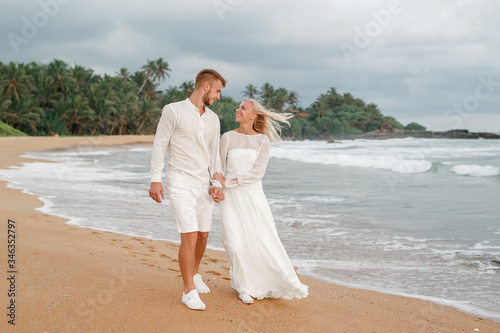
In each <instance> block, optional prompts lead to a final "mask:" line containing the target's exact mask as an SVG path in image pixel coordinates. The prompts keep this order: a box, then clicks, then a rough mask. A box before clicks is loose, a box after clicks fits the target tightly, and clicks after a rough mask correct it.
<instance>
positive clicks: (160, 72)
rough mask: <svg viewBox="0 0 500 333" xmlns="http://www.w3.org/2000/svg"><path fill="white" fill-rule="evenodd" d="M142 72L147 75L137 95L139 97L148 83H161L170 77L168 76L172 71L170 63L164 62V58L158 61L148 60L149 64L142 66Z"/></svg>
mask: <svg viewBox="0 0 500 333" xmlns="http://www.w3.org/2000/svg"><path fill="white" fill-rule="evenodd" d="M142 71H143V73H144V74H145V77H144V81H143V82H142V86H141V87H140V88H139V91H138V92H137V95H139V94H140V93H141V91H142V89H143V88H144V86H145V85H146V82H148V81H150V82H151V83H153V84H154V82H155V81H158V83H161V81H163V80H164V79H165V78H166V77H170V75H169V74H168V72H169V71H171V69H170V68H169V67H168V63H167V62H166V61H163V58H160V59H158V60H156V61H151V60H148V63H147V64H146V65H144V66H142Z"/></svg>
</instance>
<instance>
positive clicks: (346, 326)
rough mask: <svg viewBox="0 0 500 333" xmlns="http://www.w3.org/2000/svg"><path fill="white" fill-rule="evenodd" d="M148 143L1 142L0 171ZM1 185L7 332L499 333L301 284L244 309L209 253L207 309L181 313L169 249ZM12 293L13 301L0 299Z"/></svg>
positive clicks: (380, 298) (368, 295) (411, 302)
mask: <svg viewBox="0 0 500 333" xmlns="http://www.w3.org/2000/svg"><path fill="white" fill-rule="evenodd" d="M153 138H154V137H153V136H112V137H64V138H62V137H59V138H51V137H42V138H38V137H36V138H34V137H7V138H0V152H1V156H2V160H1V162H0V168H1V169H5V168H8V167H10V166H16V165H20V164H21V163H25V162H33V161H35V160H33V159H28V158H24V157H22V155H23V154H25V153H26V152H28V151H38V150H54V149H67V148H71V147H75V146H81V147H84V146H89V145H92V146H94V145H99V146H107V145H128V144H138V143H145V144H146V143H152V141H153ZM0 182H1V186H0V197H1V203H0V205H1V212H2V214H1V220H2V225H3V230H2V232H1V233H0V235H1V236H0V239H1V240H2V242H1V244H7V238H8V225H9V224H11V225H15V229H14V230H15V231H16V239H15V245H16V246H15V257H14V258H15V267H14V269H13V270H10V269H9V267H8V266H7V264H8V261H7V259H8V258H7V245H5V246H2V247H3V248H2V250H1V251H2V254H3V257H4V259H3V260H2V265H1V267H2V268H3V271H4V274H5V275H7V272H8V271H15V272H16V273H12V274H10V273H9V274H8V275H7V278H5V279H2V283H1V284H0V288H1V292H2V295H3V297H2V300H3V303H2V304H5V307H4V309H5V310H4V311H5V312H8V311H10V310H8V309H6V307H7V306H9V304H11V302H12V300H14V304H15V310H14V316H15V317H14V321H15V325H12V324H9V323H8V320H10V318H9V316H6V315H4V316H2V317H3V320H2V323H0V328H1V330H2V331H7V330H6V329H9V330H12V331H17V330H19V331H37V332H38V331H43V332H69V331H71V332H79V331H82V332H84V331H85V332H89V331H90V332H93V331H96V332H103V331H121V332H129V331H130V332H133V331H147V332H174V331H186V330H192V331H205V332H216V331H217V332H225V331H228V332H240V331H241V332H245V331H256V332H266V331H274V332H288V331H299V332H300V331H314V332H332V331H334V332H336V331H346V332H382V331H389V332H428V331H446V332H454V331H470V332H473V331H474V330H475V329H477V330H479V332H500V324H499V323H495V322H491V321H488V320H483V319H480V318H477V317H474V316H471V315H467V314H465V313H462V312H460V311H458V310H455V309H452V308H448V307H445V306H440V305H436V304H434V303H430V302H427V301H422V300H419V299H414V298H407V297H402V296H395V295H388V294H382V293H378V292H372V291H367V290H360V289H351V288H347V287H342V286H337V285H332V284H327V283H323V282H319V281H316V280H312V279H308V278H306V277H302V276H301V277H300V279H301V281H302V282H303V283H305V284H307V285H309V287H310V294H309V296H308V297H307V298H305V299H301V300H290V301H287V300H274V299H265V300H262V301H256V302H255V303H254V304H252V305H250V306H248V305H244V304H242V303H241V302H240V301H239V300H238V298H237V294H236V293H235V292H234V291H233V290H232V289H231V286H230V280H229V271H228V269H229V265H228V263H227V260H226V258H225V254H224V253H223V252H219V251H214V250H210V249H208V250H207V252H206V256H205V257H204V260H203V263H202V267H201V272H202V275H203V276H204V277H205V278H206V279H207V284H208V285H209V287H210V288H211V289H212V292H211V293H210V294H208V295H202V299H203V301H204V302H205V303H206V305H207V310H206V311H203V312H196V311H190V310H188V309H186V308H185V306H184V305H183V304H182V303H181V300H180V296H181V294H182V290H181V286H182V283H181V278H180V272H179V267H178V264H177V259H176V258H177V248H178V245H177V244H173V243H169V242H165V241H156V240H151V239H146V238H141V237H133V236H127V235H123V234H116V233H111V232H104V231H97V230H93V229H87V228H80V227H76V226H71V225H67V224H66V223H65V222H67V220H66V219H64V218H61V217H57V216H53V215H48V214H44V213H42V212H40V211H38V210H36V208H39V207H41V206H43V203H42V202H41V201H40V200H39V199H38V198H37V197H36V196H33V195H30V194H27V193H23V192H22V191H21V190H17V189H13V188H9V187H7V182H6V181H0ZM145 191H147V189H145ZM9 221H13V222H9ZM10 275H14V280H13V281H14V282H13V283H12V281H9V280H8V277H9V276H10ZM12 285H14V289H15V296H14V297H10V296H8V294H9V293H8V292H7V291H8V290H11V289H12ZM10 312H12V311H10ZM4 328H5V329H4Z"/></svg>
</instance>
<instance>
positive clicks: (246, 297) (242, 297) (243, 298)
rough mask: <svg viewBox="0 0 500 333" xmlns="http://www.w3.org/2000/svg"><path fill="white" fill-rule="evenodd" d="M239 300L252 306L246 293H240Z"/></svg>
mask: <svg viewBox="0 0 500 333" xmlns="http://www.w3.org/2000/svg"><path fill="white" fill-rule="evenodd" d="M240 299H241V300H242V301H243V303H245V304H252V303H253V298H252V297H250V296H249V295H248V294H247V293H240Z"/></svg>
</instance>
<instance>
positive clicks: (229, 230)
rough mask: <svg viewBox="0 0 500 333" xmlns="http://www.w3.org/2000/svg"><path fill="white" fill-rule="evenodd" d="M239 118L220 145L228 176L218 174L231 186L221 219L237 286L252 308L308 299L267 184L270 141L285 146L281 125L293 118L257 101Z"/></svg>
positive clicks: (245, 105) (233, 283) (243, 109)
mask: <svg viewBox="0 0 500 333" xmlns="http://www.w3.org/2000/svg"><path fill="white" fill-rule="evenodd" d="M235 115H236V121H237V122H238V123H239V124H240V126H239V128H237V129H235V130H233V131H229V132H227V133H225V134H224V135H223V136H222V138H221V141H220V154H221V163H222V172H223V173H225V174H226V177H224V176H223V175H222V174H221V173H216V174H215V175H214V179H215V180H217V181H219V182H220V183H221V184H222V185H223V186H224V187H225V189H224V194H225V199H224V201H222V202H221V203H220V218H221V229H222V230H221V234H222V243H223V245H224V248H225V250H226V254H227V256H228V259H229V262H230V264H231V269H230V274H231V286H232V287H233V289H235V290H236V291H237V292H238V293H239V297H240V299H241V300H242V301H243V302H244V303H247V304H249V303H253V298H257V299H262V298H265V297H272V298H286V299H291V298H294V297H295V298H302V297H306V296H307V293H308V290H307V289H308V287H307V286H306V285H304V284H302V283H300V281H299V279H298V277H297V274H296V273H295V271H294V269H293V266H292V264H291V263H290V260H289V259H288V256H287V254H286V251H285V249H284V247H283V245H282V244H281V241H280V239H279V237H278V233H277V231H276V226H275V224H274V219H273V216H272V213H271V209H270V208H269V204H268V203H267V199H266V196H265V195H264V191H263V190H262V182H261V179H262V177H263V176H264V174H265V172H266V167H267V162H268V161H269V146H270V142H279V141H280V137H279V134H278V132H279V131H280V125H279V123H278V122H277V121H281V122H285V123H288V122H287V119H288V118H289V117H290V116H289V115H286V114H279V113H275V112H271V111H269V110H266V109H265V108H264V107H262V105H260V104H259V103H258V102H257V101H255V100H252V99H249V100H245V101H243V102H242V103H241V104H240V106H239V107H238V109H236V112H235ZM226 179H227V181H226ZM252 297H253V298H252Z"/></svg>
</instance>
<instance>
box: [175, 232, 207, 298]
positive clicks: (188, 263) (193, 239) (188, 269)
mask: <svg viewBox="0 0 500 333" xmlns="http://www.w3.org/2000/svg"><path fill="white" fill-rule="evenodd" d="M197 238H198V232H196V231H195V232H188V233H181V245H180V247H179V267H180V269H181V274H182V282H183V284H184V293H185V294H187V293H189V292H190V291H191V290H193V289H196V288H195V286H194V282H193V276H194V275H195V274H196V272H195V267H196V266H195V258H196V257H195V252H196V251H195V249H196V247H197V246H196V245H197ZM205 245H206V244H205ZM200 260H201V259H200ZM198 265H199V262H198ZM197 269H198V268H197V267H196V270H197Z"/></svg>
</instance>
